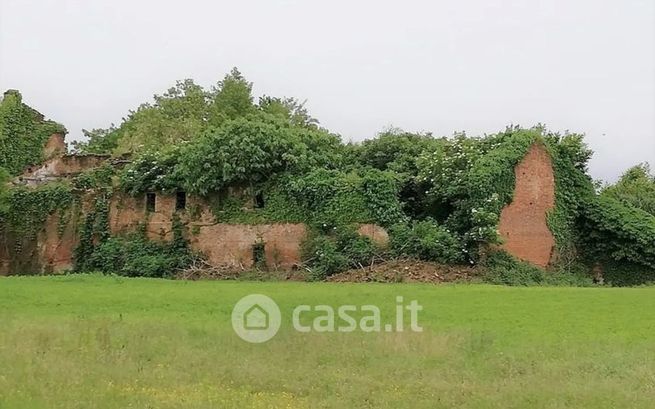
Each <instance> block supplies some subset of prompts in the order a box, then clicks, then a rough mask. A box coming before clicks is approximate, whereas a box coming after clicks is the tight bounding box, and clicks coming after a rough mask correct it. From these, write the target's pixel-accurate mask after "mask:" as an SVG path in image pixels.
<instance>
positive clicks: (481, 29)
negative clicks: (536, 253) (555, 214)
mask: <svg viewBox="0 0 655 409" xmlns="http://www.w3.org/2000/svg"><path fill="white" fill-rule="evenodd" d="M233 66H237V67H239V69H240V70H241V72H242V73H243V74H244V75H245V76H246V77H247V78H248V79H249V80H250V81H253V82H254V83H255V89H254V91H255V95H260V94H262V93H266V94H269V95H276V96H294V97H297V98H299V99H301V100H303V99H307V100H308V103H307V106H308V108H309V110H310V112H311V113H312V114H313V116H315V117H317V118H318V119H319V120H320V121H321V124H322V125H323V126H325V127H327V128H329V129H330V130H332V131H333V132H337V133H340V134H341V135H342V136H343V138H344V139H345V140H350V139H352V140H361V139H364V138H370V137H373V136H374V135H375V134H376V133H377V132H378V131H380V130H381V129H383V128H385V127H388V126H390V125H394V126H397V127H401V128H404V129H406V130H410V131H421V130H429V131H432V132H433V133H434V134H435V135H438V136H442V135H450V134H452V133H453V132H454V131H461V130H465V131H467V133H469V134H470V135H475V134H481V133H485V132H487V133H491V132H496V131H499V130H502V129H504V127H505V125H507V124H510V123H515V124H521V125H524V126H530V125H533V124H535V123H537V122H542V123H545V124H546V125H548V126H549V128H551V129H554V130H561V131H563V130H567V129H568V130H571V131H575V132H584V133H586V134H587V136H588V138H587V142H588V143H589V144H590V145H591V147H592V148H593V149H594V151H595V152H596V154H595V156H594V159H593V161H592V164H591V173H592V176H594V177H595V178H602V179H607V180H614V179H615V178H616V177H617V176H618V175H619V174H620V173H621V172H622V171H623V170H625V169H626V168H627V167H629V166H631V165H633V164H636V163H638V162H641V161H650V162H651V164H653V165H654V166H655V1H654V0H611V1H609V0H525V1H511V0H501V1H493V0H459V1H454V0H453V1H419V0H405V1H400V0H397V1H385V0H360V1H356V0H350V1H343V0H329V1H326V0H323V1H312V0H304V1H300V0H286V1H283V0H249V1H210V0H208V1H198V0H187V1H182V0H179V1H169V0H157V1H155V0H153V1H146V0H141V1H140V0H131V1H127V0H87V1H81V0H50V1H48V0H0V89H1V90H4V89H7V88H17V89H19V90H20V91H21V92H22V94H23V97H24V99H25V101H26V102H27V103H28V104H30V105H32V106H33V107H34V108H36V109H38V110H39V111H41V112H42V113H44V114H45V115H46V116H48V117H50V118H52V119H54V120H57V121H59V122H62V123H63V124H64V125H66V126H67V127H68V129H69V131H70V135H69V139H74V138H79V137H80V136H81V129H82V128H89V129H90V128H94V127H107V126H108V125H109V124H110V123H111V122H115V123H118V122H120V119H121V117H122V116H124V115H125V114H126V113H127V111H128V109H131V108H135V107H136V106H138V105H139V104H140V103H142V102H145V101H146V100H149V99H150V98H151V96H152V94H154V93H161V92H163V91H164V90H166V89H167V88H168V87H169V86H171V85H172V84H173V83H174V82H175V80H177V79H183V78H193V79H195V80H196V82H198V83H199V84H201V85H203V86H209V85H211V84H213V83H215V82H216V81H218V80H220V79H221V78H222V77H223V75H224V74H225V73H226V72H227V71H228V70H229V69H230V68H231V67H233Z"/></svg>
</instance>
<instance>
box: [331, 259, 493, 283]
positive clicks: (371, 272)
mask: <svg viewBox="0 0 655 409" xmlns="http://www.w3.org/2000/svg"><path fill="white" fill-rule="evenodd" d="M479 275H480V272H479V271H478V270H477V269H475V268H474V267H470V266H464V265H462V266H451V265H443V264H436V263H429V262H425V261H414V260H409V261H408V260H403V261H386V262H384V263H380V264H375V265H373V266H370V267H366V268H360V269H354V270H348V271H345V272H343V273H339V274H335V275H333V276H331V277H329V278H328V279H327V281H331V282H337V283H346V282H354V283H370V282H376V283H401V282H409V283H445V282H453V281H470V280H471V279H473V278H475V277H478V276H479Z"/></svg>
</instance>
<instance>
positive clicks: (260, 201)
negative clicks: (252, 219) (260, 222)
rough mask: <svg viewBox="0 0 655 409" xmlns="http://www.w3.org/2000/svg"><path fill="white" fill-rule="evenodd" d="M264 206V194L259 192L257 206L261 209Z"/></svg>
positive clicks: (256, 197) (256, 199)
mask: <svg viewBox="0 0 655 409" xmlns="http://www.w3.org/2000/svg"><path fill="white" fill-rule="evenodd" d="M263 207H264V194H263V193H262V192H259V193H257V194H256V195H255V208H256V209H261V208H263Z"/></svg>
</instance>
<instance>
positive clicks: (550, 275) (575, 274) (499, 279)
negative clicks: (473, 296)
mask: <svg viewBox="0 0 655 409" xmlns="http://www.w3.org/2000/svg"><path fill="white" fill-rule="evenodd" d="M483 268H484V269H485V273H484V275H483V279H484V280H485V281H486V282H488V283H491V284H499V285H511V286H534V285H550V286H579V287H588V286H591V285H594V282H593V279H592V277H591V276H590V275H589V274H587V272H586V271H584V269H574V270H571V271H566V272H565V271H546V270H543V269H541V268H539V267H536V266H534V265H532V264H529V263H525V262H523V261H520V260H517V259H515V258H514V257H512V256H511V255H509V254H508V253H506V252H505V251H493V252H491V253H490V254H489V255H488V256H487V259H486V260H485V261H484V263H483Z"/></svg>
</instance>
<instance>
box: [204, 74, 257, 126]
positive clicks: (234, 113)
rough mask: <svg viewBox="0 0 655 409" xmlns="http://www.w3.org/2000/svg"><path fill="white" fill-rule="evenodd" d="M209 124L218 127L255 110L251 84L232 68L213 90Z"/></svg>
mask: <svg viewBox="0 0 655 409" xmlns="http://www.w3.org/2000/svg"><path fill="white" fill-rule="evenodd" d="M210 98H211V104H210V107H209V123H210V124H211V125H214V126H218V125H220V124H222V123H223V122H225V121H226V120H229V119H236V118H239V117H243V116H245V115H247V114H249V113H252V112H253V111H254V110H255V105H254V104H253V98H252V83H251V82H248V81H247V80H246V79H245V78H244V76H243V75H241V73H240V72H239V70H238V69H237V68H236V67H234V68H232V71H230V73H229V74H227V75H226V76H225V78H223V80H222V81H219V82H218V84H217V85H216V87H214V89H213V95H212V96H211V97H210Z"/></svg>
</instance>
